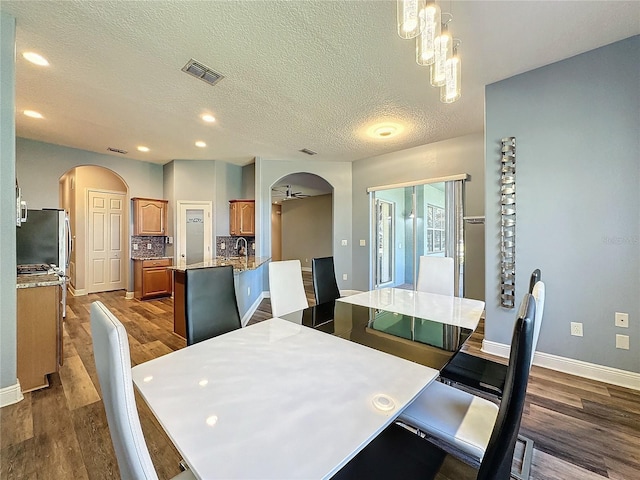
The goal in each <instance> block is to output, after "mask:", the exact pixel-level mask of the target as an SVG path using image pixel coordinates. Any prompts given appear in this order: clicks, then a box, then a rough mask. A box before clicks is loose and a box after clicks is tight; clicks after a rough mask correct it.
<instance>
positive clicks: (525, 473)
mask: <svg viewBox="0 0 640 480" xmlns="http://www.w3.org/2000/svg"><path fill="white" fill-rule="evenodd" d="M518 441H520V442H522V443H524V452H523V453H522V466H521V467H520V471H519V472H514V471H513V470H511V478H515V479H516V480H528V479H529V475H530V474H531V461H532V460H533V440H531V439H530V438H527V437H525V436H524V435H518Z"/></svg>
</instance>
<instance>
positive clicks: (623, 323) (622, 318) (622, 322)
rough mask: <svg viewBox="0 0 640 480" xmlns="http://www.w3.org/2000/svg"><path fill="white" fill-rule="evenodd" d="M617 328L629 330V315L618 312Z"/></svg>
mask: <svg viewBox="0 0 640 480" xmlns="http://www.w3.org/2000/svg"><path fill="white" fill-rule="evenodd" d="M615 318H616V327H622V328H629V314H628V313H620V312H616V317H615Z"/></svg>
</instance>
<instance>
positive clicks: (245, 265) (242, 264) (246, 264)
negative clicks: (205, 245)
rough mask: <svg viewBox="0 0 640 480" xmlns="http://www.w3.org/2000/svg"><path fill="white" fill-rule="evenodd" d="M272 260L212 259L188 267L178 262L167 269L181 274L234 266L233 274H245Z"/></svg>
mask: <svg viewBox="0 0 640 480" xmlns="http://www.w3.org/2000/svg"><path fill="white" fill-rule="evenodd" d="M269 260H271V257H253V256H251V257H248V258H247V259H245V257H228V258H225V257H216V258H212V259H211V260H210V261H208V262H200V263H192V264H190V265H187V264H186V263H185V262H178V264H177V265H174V266H172V267H167V268H168V269H170V270H177V271H179V272H184V271H185V270H190V269H194V268H208V267H223V266H225V265H232V266H233V273H240V272H245V271H247V270H255V269H257V268H258V267H259V266H261V265H263V264H265V263H267V262H268V261H269Z"/></svg>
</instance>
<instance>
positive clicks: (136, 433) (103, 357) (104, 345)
mask: <svg viewBox="0 0 640 480" xmlns="http://www.w3.org/2000/svg"><path fill="white" fill-rule="evenodd" d="M91 338H92V340H93V355H94V358H95V362H96V370H97V372H98V380H99V382H100V390H101V391H102V401H103V403H104V408H105V411H106V413H107V423H108V424H109V431H110V432H111V441H112V442H113V448H114V450H115V452H116V458H117V460H118V468H119V469H120V476H121V477H122V478H139V479H154V480H155V479H157V478H158V476H157V475H156V471H155V468H154V466H153V463H152V462H151V457H150V456H149V450H148V449H147V444H146V443H145V440H144V436H143V435H142V427H141V426H140V419H139V417H138V410H137V409H136V401H135V397H134V394H133V381H132V379H131V359H130V357H129V340H128V338H127V332H126V330H125V329H124V326H123V325H122V323H120V321H119V320H118V319H117V318H116V317H115V316H114V315H113V314H112V313H111V312H110V311H109V310H108V309H107V308H106V307H105V306H104V305H103V304H102V303H101V302H93V303H92V304H91Z"/></svg>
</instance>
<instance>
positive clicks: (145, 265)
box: [133, 258, 172, 300]
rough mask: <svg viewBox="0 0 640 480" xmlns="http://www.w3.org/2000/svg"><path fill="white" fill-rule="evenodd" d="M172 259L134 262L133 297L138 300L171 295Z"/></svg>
mask: <svg viewBox="0 0 640 480" xmlns="http://www.w3.org/2000/svg"><path fill="white" fill-rule="evenodd" d="M171 263H172V259H170V258H154V259H147V260H134V261H133V295H134V297H135V298H137V299H138V300H147V299H149V298H158V297H168V296H170V295H171V291H172V288H171V270H169V269H168V268H167V267H170V266H171Z"/></svg>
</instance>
